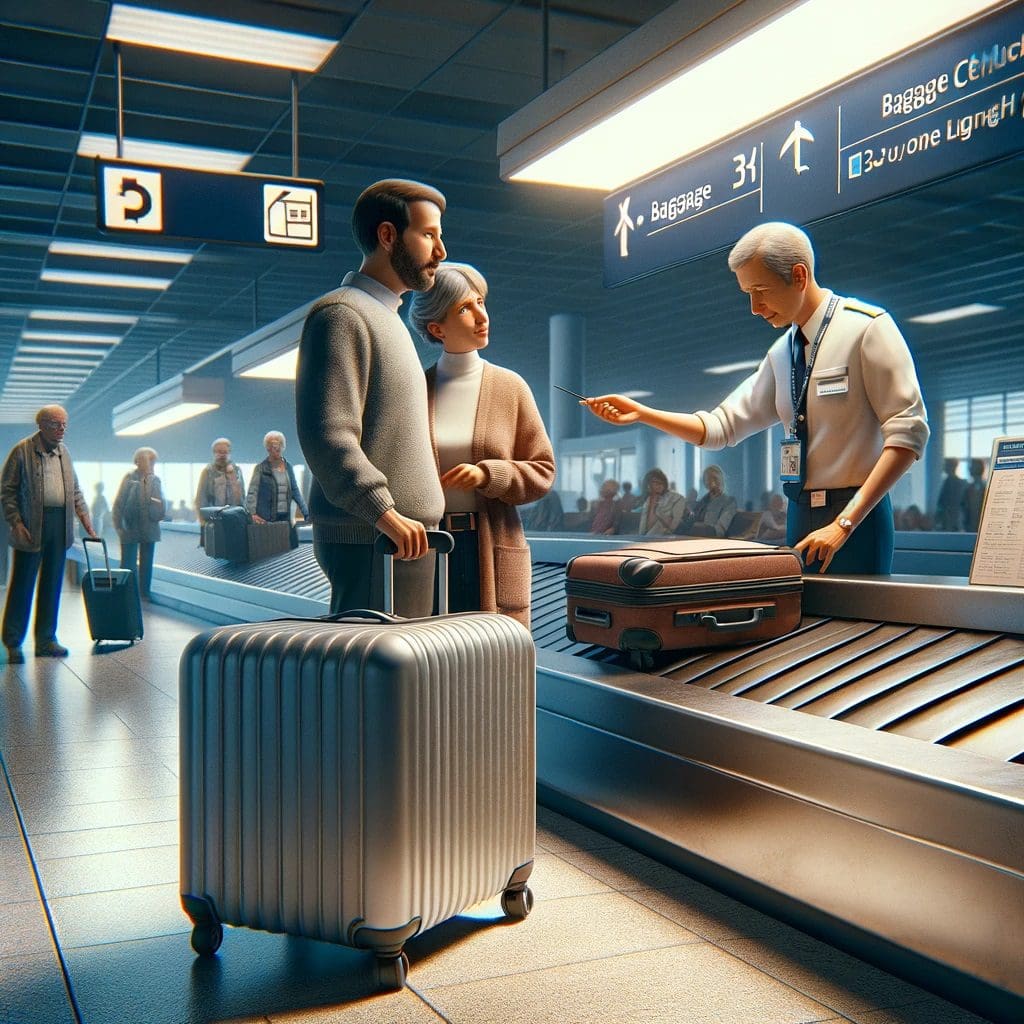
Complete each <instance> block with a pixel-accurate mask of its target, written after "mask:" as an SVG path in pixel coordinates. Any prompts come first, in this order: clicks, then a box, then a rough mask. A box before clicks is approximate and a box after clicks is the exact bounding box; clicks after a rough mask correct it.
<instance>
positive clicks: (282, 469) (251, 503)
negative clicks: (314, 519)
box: [245, 430, 309, 523]
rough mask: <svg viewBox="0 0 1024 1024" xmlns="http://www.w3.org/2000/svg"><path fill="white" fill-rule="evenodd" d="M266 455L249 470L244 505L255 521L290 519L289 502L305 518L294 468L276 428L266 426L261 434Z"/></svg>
mask: <svg viewBox="0 0 1024 1024" xmlns="http://www.w3.org/2000/svg"><path fill="white" fill-rule="evenodd" d="M263 447H264V448H266V450H267V457H266V458H265V459H264V460H263V461H262V462H261V463H259V465H257V466H256V467H255V468H254V469H253V471H252V477H251V478H250V479H249V491H248V493H247V494H246V496H245V507H246V509H248V511H249V514H250V515H251V516H252V518H253V522H256V523H276V522H280V521H284V522H288V523H290V522H291V519H292V502H293V501H294V502H295V504H296V505H298V506H299V511H300V512H301V513H302V518H303V519H308V518H309V509H308V508H307V507H306V502H305V499H304V498H303V497H302V491H301V490H299V485H298V483H297V482H296V480H295V470H294V469H293V468H292V466H291V463H289V462H288V460H287V459H286V458H285V457H284V450H285V447H286V442H285V439H284V434H282V433H281V431H280V430H268V431H267V433H266V434H265V435H264V437H263Z"/></svg>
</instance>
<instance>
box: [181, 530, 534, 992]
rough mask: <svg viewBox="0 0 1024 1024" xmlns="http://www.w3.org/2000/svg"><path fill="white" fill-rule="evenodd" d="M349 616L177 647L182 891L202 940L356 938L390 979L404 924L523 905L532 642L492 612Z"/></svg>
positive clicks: (511, 912)
mask: <svg viewBox="0 0 1024 1024" xmlns="http://www.w3.org/2000/svg"><path fill="white" fill-rule="evenodd" d="M438 536H439V537H440V538H441V539H440V541H438V539H437V538H438ZM444 538H447V541H446V540H445V539H444ZM385 540H386V539H385ZM431 540H432V544H435V545H436V544H438V543H440V544H442V545H444V544H448V545H450V542H451V537H450V535H447V534H440V535H431ZM387 543H390V542H387ZM442 550H444V548H443V547H442ZM445 574H446V570H445V571H440V570H439V573H438V575H439V577H440V578H442V579H443V578H444V577H445ZM386 599H387V598H386ZM443 600H444V603H442V604H441V607H446V606H447V602H446V595H443ZM389 607H390V605H389ZM339 618H340V617H339ZM346 618H349V619H352V618H354V619H356V620H357V621H344V620H341V621H325V620H305V621H301V620H292V621H288V620H281V621H274V622H263V623H253V624H248V625H238V626H226V627H222V628H219V629H214V630H211V631H209V632H207V633H203V634H200V635H199V636H196V637H195V638H194V639H193V640H192V641H191V642H190V643H189V644H188V646H187V647H186V649H185V652H184V654H183V655H182V659H181V665H180V716H181V753H180V759H181V778H180V786H181V901H182V906H183V907H184V909H185V912H186V913H187V914H188V916H189V917H190V918H191V919H192V922H193V924H194V928H193V931H192V946H193V948H194V949H195V950H196V952H198V953H200V954H212V953H213V952H215V951H216V949H217V948H218V947H219V945H220V942H221V937H222V928H221V925H222V924H231V925H245V926H247V927H250V928H259V929H263V930H266V931H270V932H285V933H288V934H292V935H301V936H306V937H309V938H315V939H323V940H326V941H328V942H338V943H344V944H346V945H349V946H355V947H358V948H363V949H371V950H373V951H374V952H375V953H376V954H377V972H378V973H377V976H378V982H379V984H380V985H381V986H382V987H388V988H399V987H401V986H402V985H403V984H404V982H405V976H406V971H407V969H408V960H407V958H406V956H405V953H404V952H403V951H402V947H403V944H404V943H405V942H406V940H407V939H409V938H411V937H412V936H413V935H415V934H417V933H418V932H420V931H423V930H425V929H427V928H430V927H431V926H432V925H435V924H437V923H439V922H441V921H444V920H446V919H447V918H449V917H452V916H454V915H455V914H458V913H459V912H461V911H462V910H464V909H465V908H467V907H469V906H471V905H473V904H475V903H479V902H481V901H482V900H485V899H488V898H491V897H493V896H495V895H497V894H499V893H500V894H501V903H502V908H503V910H504V912H505V913H506V914H507V915H508V916H509V917H512V918H524V917H525V916H526V915H527V914H528V913H529V911H530V908H531V906H532V903H533V896H532V893H531V892H530V890H529V888H528V887H527V885H526V882H527V879H528V878H529V875H530V872H531V870H532V868H533V857H534V843H535V837H536V809H535V781H536V765H535V749H534V731H535V725H534V723H535V648H534V646H533V641H532V639H531V637H530V634H529V632H528V631H527V630H526V629H525V628H524V627H523V626H522V625H521V624H520V623H518V622H516V621H515V620H514V619H511V618H509V617H508V616H505V615H496V614H490V613H482V612H472V613H465V614H459V615H442V616H438V617H435V618H430V619H399V618H397V617H395V616H388V615H386V614H385V613H380V612H370V611H357V612H353V613H348V615H347V616H346Z"/></svg>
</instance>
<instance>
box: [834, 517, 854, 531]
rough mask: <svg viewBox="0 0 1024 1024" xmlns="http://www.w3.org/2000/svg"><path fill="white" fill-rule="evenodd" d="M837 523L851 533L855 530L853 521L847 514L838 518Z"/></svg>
mask: <svg viewBox="0 0 1024 1024" xmlns="http://www.w3.org/2000/svg"><path fill="white" fill-rule="evenodd" d="M836 523H837V525H838V526H839V528H840V529H842V530H845V531H846V532H847V533H850V532H852V530H853V523H851V522H850V520H849V519H847V518H846V516H840V517H839V518H838V519H837V520H836Z"/></svg>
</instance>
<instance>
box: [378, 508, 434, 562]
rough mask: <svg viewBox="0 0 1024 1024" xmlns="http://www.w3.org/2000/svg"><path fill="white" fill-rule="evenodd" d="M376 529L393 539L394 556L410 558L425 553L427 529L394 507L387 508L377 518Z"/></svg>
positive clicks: (419, 556)
mask: <svg viewBox="0 0 1024 1024" xmlns="http://www.w3.org/2000/svg"><path fill="white" fill-rule="evenodd" d="M376 525H377V529H378V530H380V532H381V533H383V534H384V535H385V536H387V537H390V538H391V540H393V541H394V543H395V547H396V548H398V551H397V553H396V554H395V558H400V559H403V560H410V559H416V558H422V557H423V556H424V555H425V554H426V553H427V531H426V529H425V528H424V526H423V524H422V523H421V522H419V521H418V520H416V519H406V517H405V516H403V515H402V514H401V513H400V512H398V511H397V510H396V509H393V508H391V509H388V511H387V512H385V513H384V515H382V516H381V517H380V519H378V520H377V524H376Z"/></svg>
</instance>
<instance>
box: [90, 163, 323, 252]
mask: <svg viewBox="0 0 1024 1024" xmlns="http://www.w3.org/2000/svg"><path fill="white" fill-rule="evenodd" d="M96 198H97V202H96V208H97V221H98V224H99V226H100V228H102V229H104V230H106V231H130V232H140V233H146V234H151V235H161V236H164V237H167V238H192V239H199V240H201V241H204V242H241V243H242V244H245V245H269V246H274V247H281V248H301V249H322V248H323V245H324V237H323V224H324V215H323V208H324V184H323V182H322V181H311V180H308V179H305V178H277V177H273V176H270V175H262V174H241V173H239V174H229V173H222V172H215V171H198V170H192V169H186V168H181V167H158V166H155V165H153V164H141V163H135V162H132V161H129V160H97V161H96Z"/></svg>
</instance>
